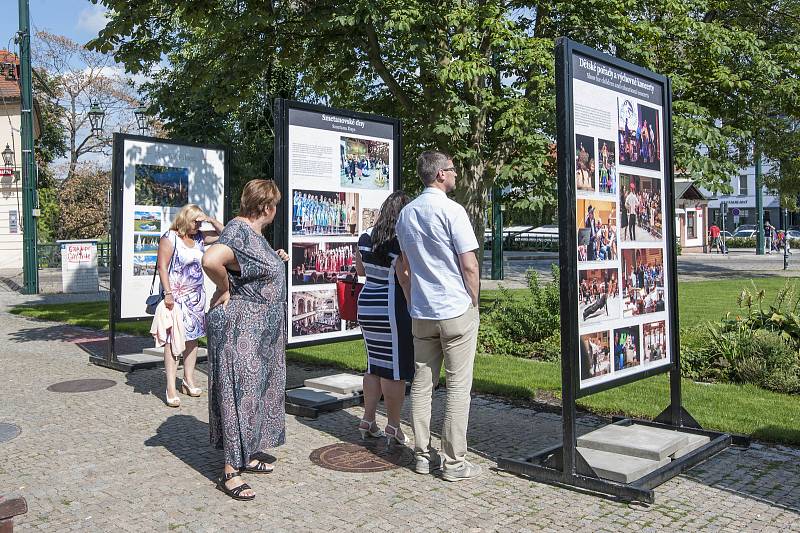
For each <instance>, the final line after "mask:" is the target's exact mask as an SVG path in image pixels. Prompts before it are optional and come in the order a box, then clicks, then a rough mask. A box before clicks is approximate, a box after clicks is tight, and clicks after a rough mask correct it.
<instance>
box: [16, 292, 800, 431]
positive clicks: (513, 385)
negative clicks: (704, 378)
mask: <svg viewBox="0 0 800 533" xmlns="http://www.w3.org/2000/svg"><path fill="white" fill-rule="evenodd" d="M756 283H757V287H758V288H759V289H764V290H765V291H766V293H767V301H771V298H772V296H774V294H775V291H777V290H778V289H779V288H780V287H782V286H783V284H784V283H785V279H784V278H763V279H759V280H758V281H757V282H756ZM748 284H749V281H747V280H744V279H731V280H725V281H713V282H710V281H703V282H686V283H681V284H680V285H679V287H678V293H679V303H680V322H681V325H682V326H683V327H686V326H693V325H696V324H697V323H699V322H703V321H706V320H712V319H717V318H720V317H722V316H723V315H724V314H725V313H726V312H727V311H733V312H735V311H736V309H737V307H736V295H737V294H738V292H739V290H740V289H741V287H742V286H745V285H748ZM525 294H526V291H525V290H520V291H516V292H514V295H515V297H521V298H524V297H525ZM496 296H497V291H484V293H483V294H482V298H481V304H482V306H485V305H487V304H489V303H490V302H491V300H492V299H494V298H495V297H496ZM12 312H13V313H17V314H21V315H24V316H30V317H36V318H42V319H46V320H54V321H59V322H66V323H69V324H73V325H79V326H86V327H91V328H97V329H107V327H108V323H107V322H108V306H107V304H105V303H102V302H92V303H81V304H66V305H52V306H44V305H41V306H35V307H29V308H16V309H14V310H12ZM118 329H119V331H125V332H129V333H135V334H146V333H147V331H148V329H149V323H148V322H139V323H122V324H119V325H118ZM287 358H288V359H289V360H292V361H297V362H308V363H314V364H322V365H327V366H333V367H336V368H342V369H346V370H354V371H363V370H364V368H365V357H364V347H363V342H361V341H349V342H340V343H334V344H327V345H318V346H310V347H305V348H296V349H292V350H288V351H287ZM474 389H475V391H476V392H484V393H490V394H497V395H500V396H506V397H510V398H523V399H536V398H540V397H541V396H545V397H547V396H549V397H558V396H560V393H561V369H560V365H559V364H558V363H544V362H539V361H531V360H526V359H517V358H512V357H501V356H489V355H479V356H478V357H477V358H476V361H475V381H474ZM668 400H669V381H668V379H667V376H666V375H661V376H656V377H653V378H649V379H645V380H641V381H638V382H635V383H631V384H629V385H624V386H621V387H617V388H614V389H611V390H608V391H604V392H601V393H598V394H594V395H592V396H588V397H586V398H583V399H581V400H579V402H578V403H579V405H580V406H581V407H583V408H585V409H588V410H590V411H593V412H596V413H600V414H609V415H610V414H625V415H630V416H638V417H654V416H656V415H657V414H658V413H659V412H661V410H662V409H663V408H664V407H665V406H666V404H667V402H668ZM683 400H684V405H685V407H686V409H687V410H688V411H689V412H690V413H692V415H693V416H694V417H695V418H696V419H697V420H698V422H700V423H701V424H702V425H703V426H704V427H707V428H709V429H716V430H721V431H727V432H733V433H741V434H745V435H752V436H753V437H756V438H759V439H763V440H767V441H772V442H783V443H787V444H800V396H794V395H788V394H779V393H775V392H769V391H765V390H762V389H759V388H757V387H753V386H749V385H748V386H741V385H728V384H713V385H708V384H698V383H694V382H692V381H689V380H683Z"/></svg>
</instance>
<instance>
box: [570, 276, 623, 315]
mask: <svg viewBox="0 0 800 533" xmlns="http://www.w3.org/2000/svg"><path fill="white" fill-rule="evenodd" d="M619 307H620V298H619V284H618V280H617V269H616V268H597V269H591V270H581V271H579V272H578V317H579V318H580V320H579V322H580V324H581V325H584V324H592V323H596V322H602V321H604V320H608V319H612V318H619V317H620V311H619Z"/></svg>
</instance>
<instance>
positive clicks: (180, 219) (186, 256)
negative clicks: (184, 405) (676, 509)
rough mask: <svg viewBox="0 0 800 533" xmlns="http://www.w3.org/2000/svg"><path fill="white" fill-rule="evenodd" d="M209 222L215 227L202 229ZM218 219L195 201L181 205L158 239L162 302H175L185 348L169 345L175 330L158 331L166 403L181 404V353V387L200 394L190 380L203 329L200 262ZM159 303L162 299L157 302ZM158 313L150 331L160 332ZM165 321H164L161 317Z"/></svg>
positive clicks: (170, 306)
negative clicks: (180, 374)
mask: <svg viewBox="0 0 800 533" xmlns="http://www.w3.org/2000/svg"><path fill="white" fill-rule="evenodd" d="M203 222H208V223H209V224H210V225H211V226H212V227H213V230H208V231H203V230H201V229H200V227H201V225H202V224H203ZM222 228H223V226H222V223H221V222H220V221H219V220H216V219H214V218H212V217H209V216H208V215H206V214H205V213H204V212H203V210H202V209H200V207H198V206H197V205H195V204H187V205H185V206H184V207H183V208H182V209H181V210H180V211H179V212H178V215H177V216H176V217H175V220H174V221H173V222H172V226H170V228H169V230H168V231H167V232H166V233H164V235H162V237H161V239H160V240H159V243H158V259H157V261H156V263H157V265H158V277H159V281H161V290H162V291H163V293H164V301H163V304H164V306H165V307H166V309H167V310H169V311H170V312H172V311H173V309H175V308H176V307H177V310H176V313H179V314H180V318H181V321H182V322H183V332H184V339H183V340H184V341H185V344H184V346H185V348H184V350H183V352H182V353H175V352H174V351H173V349H172V345H173V343H172V342H171V341H172V340H173V339H172V338H171V337H172V336H173V334H174V332H175V330H174V329H172V330H171V331H172V332H173V333H169V334H167V335H166V336H163V337H162V336H160V335H159V336H158V337H157V340H156V343H157V344H159V345H163V346H164V371H165V372H166V374H167V387H166V393H165V394H166V404H167V405H168V406H169V407H179V406H180V404H181V400H180V398H178V393H177V391H176V387H175V380H176V378H177V373H178V360H179V359H180V357H181V356H183V379H182V380H181V387H180V388H181V392H183V393H184V394H186V395H188V396H200V394H201V392H202V391H201V390H200V388H199V387H195V385H194V367H195V364H196V363H197V339H199V338H200V337H204V336H205V334H206V322H205V313H206V291H205V288H204V287H203V283H204V282H205V278H204V276H203V269H202V268H201V261H202V259H203V253H204V252H205V249H206V246H207V245H209V244H211V243H213V242H214V241H216V240H217V238H218V237H219V233H221V232H222ZM159 305H160V304H159ZM161 316H162V315H160V314H158V315H157V316H156V317H154V319H153V326H152V327H151V332H152V331H153V330H155V331H156V332H158V331H159V330H161V331H163V330H164V328H163V327H159V324H157V323H156V322H157V321H158V320H157V319H160V317H161ZM161 321H162V322H163V320H161Z"/></svg>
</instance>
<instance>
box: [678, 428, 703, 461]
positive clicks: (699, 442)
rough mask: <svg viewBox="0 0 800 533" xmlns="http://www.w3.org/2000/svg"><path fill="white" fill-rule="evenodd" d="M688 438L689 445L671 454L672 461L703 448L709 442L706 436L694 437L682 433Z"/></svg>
mask: <svg viewBox="0 0 800 533" xmlns="http://www.w3.org/2000/svg"><path fill="white" fill-rule="evenodd" d="M683 435H686V436H687V437H688V438H689V444H687V445H686V446H684V447H683V448H681V449H679V450H678V451H677V452H675V453H673V454H672V458H673V459H679V458H681V457H683V456H684V455H686V454H687V453H690V452H693V451H695V450H696V449H697V448H700V447H702V446H705V445H706V444H708V443H709V442H711V438H710V437H708V436H707V435H695V434H694V433H683Z"/></svg>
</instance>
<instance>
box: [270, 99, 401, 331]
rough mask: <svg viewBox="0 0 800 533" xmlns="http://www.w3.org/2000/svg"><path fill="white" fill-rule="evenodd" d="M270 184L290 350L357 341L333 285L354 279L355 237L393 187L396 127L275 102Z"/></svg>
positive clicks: (392, 122) (395, 181) (392, 123)
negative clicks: (275, 192)
mask: <svg viewBox="0 0 800 533" xmlns="http://www.w3.org/2000/svg"><path fill="white" fill-rule="evenodd" d="M275 107H276V111H275V138H276V140H275V179H276V181H277V182H278V186H279V187H280V189H281V194H282V195H283V201H282V202H281V204H280V207H279V210H278V214H277V215H276V218H275V223H274V224H275V236H276V237H275V238H276V243H275V246H276V247H280V248H284V249H286V251H287V252H289V254H290V256H291V261H290V262H289V265H288V269H289V272H288V277H287V285H288V291H287V294H288V296H287V302H286V306H287V309H288V316H287V321H286V322H287V329H288V331H287V339H288V343H289V345H290V346H298V345H302V344H309V343H318V342H330V341H332V340H344V339H352V338H358V337H359V336H360V334H361V330H360V328H359V326H358V323H357V322H356V321H354V320H345V319H344V317H343V316H342V314H341V312H340V309H339V301H338V298H337V282H348V283H349V282H352V281H354V280H355V279H356V272H355V254H356V247H357V244H358V238H359V236H360V235H361V234H362V233H363V232H364V231H367V230H369V228H371V227H372V226H373V225H374V223H375V219H376V218H377V215H378V210H379V208H380V206H381V204H382V203H383V201H384V200H385V199H386V197H388V196H389V195H390V194H391V193H392V192H393V191H395V190H397V189H398V188H399V186H400V148H401V147H400V142H401V137H400V123H399V122H398V121H397V120H395V119H391V118H387V117H381V116H377V115H366V114H362V113H354V112H352V111H345V110H338V109H333V108H329V107H322V106H316V105H310V104H304V103H300V102H292V101H287V100H277V101H276V104H275Z"/></svg>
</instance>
